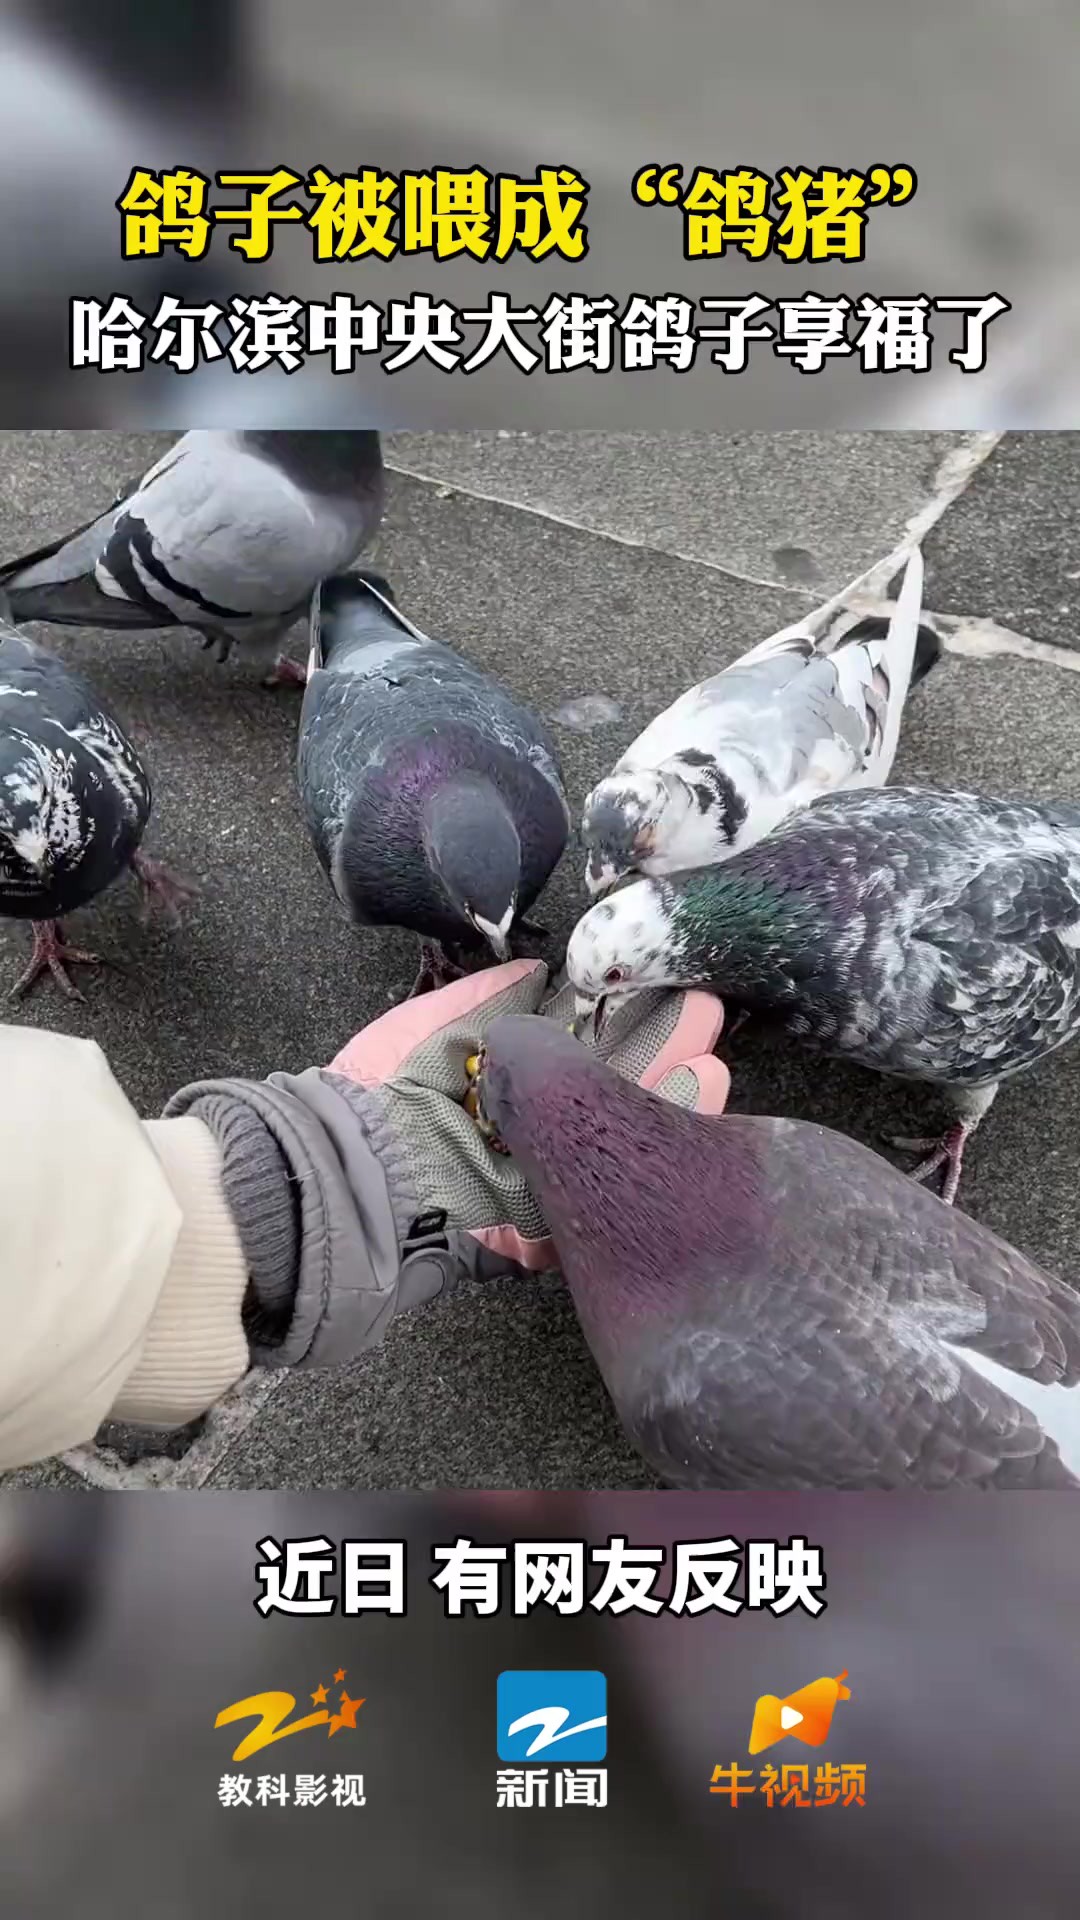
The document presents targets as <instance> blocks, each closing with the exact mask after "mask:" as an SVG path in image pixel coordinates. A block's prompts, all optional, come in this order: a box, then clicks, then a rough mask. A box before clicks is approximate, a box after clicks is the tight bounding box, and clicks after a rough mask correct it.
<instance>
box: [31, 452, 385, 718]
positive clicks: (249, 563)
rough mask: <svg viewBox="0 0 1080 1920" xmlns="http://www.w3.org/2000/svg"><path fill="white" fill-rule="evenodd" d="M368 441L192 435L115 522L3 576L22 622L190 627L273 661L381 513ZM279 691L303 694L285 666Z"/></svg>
mask: <svg viewBox="0 0 1080 1920" xmlns="http://www.w3.org/2000/svg"><path fill="white" fill-rule="evenodd" d="M382 501H383V466H382V453H381V448H380V441H379V435H378V434H377V433H373V432H367V431H364V432H361V431H357V432H349V433H335V432H309V433H302V432H291V431H284V432H254V431H252V432H248V431H229V432H226V431H223V430H222V431H219V430H217V429H193V430H192V431H191V432H190V433H185V434H183V435H182V436H181V438H180V439H179V440H177V441H176V442H175V444H174V445H173V446H172V447H170V449H169V451H168V452H167V453H166V454H165V455H164V456H163V458H162V459H160V460H159V461H158V462H157V463H156V465H155V466H153V467H151V468H150V470H149V472H148V473H146V474H145V475H144V476H143V478H142V480H141V481H139V482H138V483H137V484H136V485H134V486H133V487H130V488H126V489H125V490H124V491H123V493H122V494H121V495H120V497H119V498H118V499H117V500H115V501H114V502H113V504H112V506H111V507H110V508H109V509H108V511H107V512H105V513H103V514H101V515H99V516H98V517H96V518H95V519H94V520H92V521H90V522H89V523H88V524H87V525H86V526H84V527H80V528H78V529H77V530H76V531H75V532H74V533H70V534H66V535H65V536H64V537H63V538H61V539H59V540H56V541H53V542H51V543H50V544H49V545H47V546H44V547H40V548H39V549H38V550H37V551H36V552H35V553H30V554H26V555H24V556H23V558H22V559H20V560H14V561H11V562H9V563H8V564H7V565H6V566H4V567H2V568H0V587H3V588H4V590H5V591H6V593H7V596H8V600H9V602H10V606H11V612H12V616H13V618H14V619H15V620H16V621H23V620H43V621H51V622H54V623H56V624H58V625H61V626H95V627H129V628H130V627H137V628H147V627H170V626H181V627H191V628H194V629H195V630H196V631H198V632H200V633H202V634H204V635H205V636H206V638H205V644H206V646H208V647H209V646H214V645H215V644H216V646H217V649H218V655H219V658H221V659H223V660H224V659H225V658H226V657H227V656H228V653H229V651H230V649H231V648H232V646H233V645H234V644H235V643H236V642H237V641H239V642H241V643H243V644H245V645H247V646H250V647H252V648H261V647H267V646H270V647H274V646H276V645H278V644H279V643H280V641H281V639H282V636H283V635H284V634H285V633H286V632H287V631H288V629H289V628H290V627H291V626H292V625H293V623H294V621H296V620H297V619H298V618H300V616H301V615H304V614H306V612H307V609H308V607H309V605H310V601H311V595H312V592H313V590H314V588H315V586H316V585H317V584H318V582H319V581H320V580H321V579H322V578H323V577H324V575H326V574H330V573H334V572H337V571H338V570H339V569H340V568H342V567H346V566H348V565H350V563H351V562H352V561H353V560H355V558H356V557H357V555H358V554H359V552H360V551H361V549H362V548H363V547H364V546H365V545H366V544H367V542H368V541H369V540H370V539H371V537H372V535H373V534H374V532H375V530H376V528H377V526H378V524H379V519H380V516H381V513H382ZM271 679H272V682H273V683H275V684H280V683H283V682H288V681H299V682H300V683H301V684H302V683H303V679H304V673H303V669H302V668H301V667H299V666H297V665H296V663H295V662H291V661H287V660H285V659H283V658H279V660H278V663H277V667H276V670H275V674H274V675H272V676H271Z"/></svg>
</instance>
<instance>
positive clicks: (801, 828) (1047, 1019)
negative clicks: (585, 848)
mask: <svg viewBox="0 0 1080 1920" xmlns="http://www.w3.org/2000/svg"><path fill="white" fill-rule="evenodd" d="M567 970H568V973H569V975H570V978H571V980H572V982H573V984H574V986H575V988H576V989H577V992H578V995H579V1000H578V1015H579V1019H583V1018H586V1017H587V1016H588V1014H589V1012H590V1010H591V1011H592V1012H593V1013H594V1016H595V1014H596V1013H599V1014H600V1015H601V1016H602V1008H603V1000H604V998H605V997H607V996H610V995H615V996H624V995H626V994H628V993H633V992H636V991H638V990H639V989H640V988H642V987H656V986H661V985H667V986H692V985H693V986H709V987H712V988H713V989H714V990H715V991H716V992H717V993H720V994H722V995H723V996H724V998H725V1000H727V999H729V998H730V1000H731V1002H732V1003H733V1004H734V1005H735V1006H737V1007H739V1008H741V1009H743V1010H745V1011H747V1012H748V1013H749V1014H750V1015H751V1016H755V1017H756V1016H763V1017H764V1018H765V1019H766V1020H767V1021H769V1022H770V1023H773V1024H775V1025H776V1026H778V1027H779V1029H780V1030H781V1031H782V1032H784V1033H787V1034H790V1035H792V1036H793V1037H794V1038H795V1039H798V1040H802V1041H805V1042H806V1043H807V1044H808V1045H810V1046H812V1047H815V1048H817V1049H818V1050H819V1051H821V1052H823V1053H826V1054H829V1055H831V1056H832V1057H834V1058H838V1059H844V1060H853V1061H856V1062H858V1063H860V1064H861V1065H863V1066H867V1067H872V1068H874V1069H876V1070H877V1071H878V1072H879V1073H886V1074H893V1075H896V1076H897V1077H898V1078H900V1079H908V1080H915V1081H926V1082H929V1083H930V1084H931V1085H935V1086H938V1087H940V1088H942V1089H943V1091H944V1093H945V1095H946V1097H947V1099H948V1101H949V1102H950V1104H951V1106H952V1109H953V1111H954V1113H955V1115H956V1118H955V1121H954V1123H953V1124H952V1125H950V1127H949V1128H948V1129H947V1131H946V1132H945V1134H944V1136H943V1137H942V1138H941V1139H939V1140H934V1141H904V1142H902V1141H895V1142H894V1143H893V1144H894V1145H896V1146H905V1147H909V1148H911V1149H912V1150H914V1151H917V1152H925V1153H926V1155H927V1157H926V1158H925V1159H924V1160H923V1161H922V1162H921V1163H920V1164H919V1165H918V1166H917V1167H915V1168H914V1170H913V1171H914V1175H915V1177H916V1178H918V1179H926V1178H928V1177H929V1176H930V1175H931V1174H932V1173H934V1172H936V1171H937V1170H938V1169H941V1170H942V1171H943V1187H942V1195H943V1197H944V1198H946V1199H948V1200H952V1199H953V1198H954V1197H955V1194H956V1190H957V1186H958V1184H959V1180H960V1170H961V1165H962V1162H963V1155H964V1147H965V1144H966V1142H967V1140H968V1139H969V1138H970V1136H971V1134H972V1133H973V1132H974V1130H975V1128H976V1126H977V1125H978V1124H979V1121H980V1120H981V1119H982V1117H983V1116H984V1115H985V1113H986V1112H987V1110H988V1108H989V1106H990V1104H991V1102H992V1100H993V1098H994V1095H995V1093H996V1091H997V1087H998V1084H999V1082H1000V1081H1002V1080H1006V1079H1010V1078H1011V1077H1012V1076H1013V1075H1014V1074H1016V1073H1020V1072H1022V1071H1023V1069H1024V1068H1025V1067H1030V1066H1033V1065H1034V1064H1035V1062H1036V1061H1038V1060H1041V1059H1042V1058H1043V1056H1044V1055H1045V1054H1048V1053H1052V1052H1053V1051H1054V1050H1055V1049H1056V1048H1057V1047H1060V1046H1063V1045H1064V1044H1065V1042H1066V1041H1067V1040H1070V1039H1071V1038H1072V1037H1073V1035H1074V1034H1075V1033H1077V1032H1078V1031H1080V807H1075V806H1069V805H1066V804H1057V803H1055V804H1049V803H1047V804H1043V803H1036V802H1033V801H1014V800H993V799H988V798H986V797H984V796H982V795H979V794H974V793H960V792H952V791H936V790H934V789H930V788H916V787H894V788H884V789H880V790H873V789H871V790H868V791H864V792H856V793H840V794H835V795H833V796H832V797H831V798H829V799H826V800H819V801H818V802H817V804H816V805H815V806H813V807H810V808H809V809H808V810H807V811H806V812H804V813H801V814H797V815H795V816H794V817H793V818H792V819H791V820H789V821H787V822H786V823H785V824H784V825H783V826H782V827H780V828H779V829H778V830H777V831H776V832H775V833H773V834H772V835H770V836H769V838H767V839H765V840H762V841H760V842H759V843H758V844H757V845H756V846H755V847H751V848H750V849H748V850H747V852H745V853H741V854H737V855H735V856H734V858H733V859H731V860H729V861H727V862H726V863H725V864H724V865H723V866H720V867H699V868H695V869H693V870H692V871H690V872H687V873H679V874H675V875H672V876H670V877H669V878H666V879H660V880H637V881H634V882H632V883H631V884H630V885H628V886H626V887H625V888H623V889H622V890H621V891H619V892H617V893H615V894H613V895H612V896H611V897H610V898H609V899H607V900H602V901H599V902H598V903H597V904H596V905H595V906H593V907H591V908H590V909H589V911H588V912H587V913H586V914H585V915H584V917H583V918H582V919H581V920H580V921H579V922H578V925H577V926H576V928H575V929H574V932H573V934H572V935H571V939H570V946H569V950H568V953H567Z"/></svg>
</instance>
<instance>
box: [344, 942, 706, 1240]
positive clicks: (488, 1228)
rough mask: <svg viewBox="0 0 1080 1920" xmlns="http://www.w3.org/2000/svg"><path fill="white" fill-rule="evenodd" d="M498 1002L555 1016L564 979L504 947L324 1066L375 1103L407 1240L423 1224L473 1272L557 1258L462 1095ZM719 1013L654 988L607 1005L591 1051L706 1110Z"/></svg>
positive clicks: (517, 1178) (565, 1018) (695, 995)
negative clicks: (402, 1196) (406, 1211)
mask: <svg viewBox="0 0 1080 1920" xmlns="http://www.w3.org/2000/svg"><path fill="white" fill-rule="evenodd" d="M503 1013H536V1014H538V1015H540V1016H541V1017H543V1018H546V1019H552V1020H558V1021H561V1022H562V1024H563V1025H564V1026H569V1025H570V1023H571V1021H572V1019H573V1014H574V992H573V988H572V987H571V986H570V985H569V984H566V985H563V986H561V987H556V988H553V989H551V988H549V979H548V971H547V968H546V967H545V966H544V964H543V962H542V961H540V960H514V961H510V962H508V963H507V964H506V965H505V966H501V967H492V968H489V969H488V970H487V971H486V972H484V973H480V974H472V975H470V976H468V977H467V978H465V979H464V980H458V981H454V982H453V984H452V985H450V986H448V987H444V988H443V989H442V990H441V991H440V992H438V993H432V994H425V995H424V996H423V997H422V998H420V999H416V1000H407V1001H405V1002H404V1003H403V1004H402V1005H400V1006H397V1007H394V1008H392V1010H391V1011H390V1012H389V1013H386V1014H383V1016H382V1017H381V1019H378V1020H375V1021H373V1022H372V1024H371V1025H370V1026H368V1027H365V1028H364V1030H363V1032H362V1033H359V1034H357V1035H356V1037H355V1038H354V1039H353V1040H350V1041H349V1043H348V1045H347V1046H346V1047H344V1048H343V1049H342V1051H341V1052H340V1053H339V1054H338V1055H337V1058H336V1059H335V1060H333V1061H332V1062H331V1064H330V1068H329V1071H330V1072H331V1073H335V1074H341V1075H344V1076H345V1077H346V1078H347V1079H349V1080H350V1081H351V1082H352V1083H353V1084H354V1085H355V1086H358V1087H362V1088H363V1089H364V1090H365V1092H366V1093H367V1094H368V1095H369V1097H370V1100H371V1103H372V1113H373V1114H374V1113H375V1112H377V1113H378V1124H379V1134H378V1136H376V1135H375V1134H373V1135H372V1137H373V1139H375V1140H376V1146H377V1150H378V1151H379V1154H380V1158H381V1159H382V1161H383V1164H384V1166H398V1167H402V1168H404V1169H405V1170H406V1173H407V1177H408V1180H409V1182H410V1186H411V1190H412V1191H413V1192H414V1193H415V1194H416V1195H417V1197H418V1200H419V1205H420V1213H419V1216H418V1217H417V1219H416V1220H415V1221H414V1222H413V1223H412V1227H411V1231H410V1233H409V1235H408V1236H407V1247H408V1248H412V1247H416V1246H418V1245H419V1244H420V1242H421V1240H422V1239H423V1238H424V1237H425V1236H426V1237H427V1238H428V1241H429V1244H430V1243H431V1242H435V1243H436V1244H437V1245H438V1246H439V1247H440V1248H445V1249H446V1250H447V1251H448V1252H450V1253H451V1257H452V1258H453V1260H454V1261H455V1262H456V1263H457V1266H458V1268H459V1269H460V1270H463V1271H464V1272H466V1273H468V1274H469V1275H471V1276H472V1277H476V1278H491V1277H493V1276H494V1275H496V1274H498V1273H503V1272H505V1271H506V1270H507V1269H508V1268H509V1267H511V1266H513V1265H517V1266H521V1267H526V1268H528V1269H530V1270H531V1271H534V1272H535V1271H538V1270H542V1269H543V1268H546V1267H554V1266H556V1265H557V1264H558V1262H557V1257H556V1253H555V1247H554V1243H553V1242H552V1241H551V1239H550V1238H549V1236H548V1231H547V1227H546V1225H545V1222H544V1219H543V1216H542V1214H541V1212H540V1209H539V1207H538V1206H537V1204H536V1202H535V1200H534V1199H533V1197H532V1194H531V1193H530V1192H529V1189H528V1187H527V1186H526V1184H525V1181H524V1179H523V1177H522V1175H521V1174H520V1173H519V1172H518V1169H517V1167H516V1166H515V1165H514V1162H513V1161H512V1160H511V1159H509V1158H508V1157H507V1156H505V1155H501V1154H498V1153H495V1152H493V1151H492V1149H491V1148H490V1147H489V1146H488V1144H487V1142H486V1141H485V1140H484V1138H483V1136H482V1134H481V1133H480V1131H479V1129H478V1128H477V1126H476V1124H475V1121H474V1120H473V1119H472V1118H471V1117H470V1115H469V1114H468V1113H467V1112H466V1110H465V1107H464V1105H463V1101H464V1099H465V1095H466V1093H467V1092H468V1090H469V1078H468V1075H467V1072H466V1061H467V1060H468V1059H469V1058H470V1056H471V1055H474V1054H476V1053H477V1051H478V1050H479V1049H480V1047H482V1045H483V1042H484V1036H485V1034H486V1032H487V1029H488V1027H489V1026H490V1024H491V1022H492V1021H493V1020H496V1019H497V1018H498V1017H499V1015H500V1014H503ZM723 1017H724V1016H723V1008H722V1006H721V1003H720V1001H719V1000H718V999H716V998H715V997H714V996H713V995H712V994H707V993H699V992H690V993H671V992H668V991H667V990H666V989H660V990H659V991H657V992H654V993H648V994H642V995H639V996H637V997H635V998H634V999H632V1000H630V1001H628V1002H626V1003H625V1004H623V1005H622V1006H620V1007H619V1008H618V1009H617V1010H616V1011H615V1013H614V1014H613V1015H612V1017H611V1019H610V1020H609V1021H608V1022H607V1023H606V1024H605V1026H604V1028H603V1030H602V1035H601V1040H600V1042H599V1045H598V1047H597V1051H598V1052H599V1053H600V1054H601V1055H602V1056H603V1058H604V1059H606V1060H608V1061H609V1062H610V1064H611V1065H612V1066H613V1067H614V1068H615V1069H616V1071H617V1072H619V1073H622V1074H624V1075H625V1076H626V1077H627V1079H632V1080H636V1081H637V1082H638V1083H639V1085H641V1086H643V1087H645V1088H647V1089H649V1090H651V1091H655V1092H657V1093H659V1094H661V1095H663V1096H664V1097H665V1098H667V1099H670V1100H673V1101H675V1102H676V1103H677V1104H678V1105H680V1106H685V1107H697V1108H699V1109H700V1110H701V1111H703V1112H706V1113H719V1112H722V1110H723V1107H724V1104H725V1102H726V1100H727V1095H728V1090H729V1088H730V1084H731V1079H730V1075H729V1073H728V1070H727V1068H726V1067H725V1066H724V1065H723V1063H722V1062H721V1061H719V1060H717V1059H715V1058H714V1057H713V1054H712V1049H713V1047H714V1046H715V1044H716V1041H717V1039H718V1037H719V1034H720V1031H721V1027H722V1025H723ZM370 1124H371V1123H370V1121H369V1125H370ZM485 1256H486V1257H485ZM406 1257H408V1254H407V1253H406Z"/></svg>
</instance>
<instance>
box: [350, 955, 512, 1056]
mask: <svg viewBox="0 0 1080 1920" xmlns="http://www.w3.org/2000/svg"><path fill="white" fill-rule="evenodd" d="M543 964H544V963H543V961H542V960H508V961H507V962H506V964H505V965H504V966H501V967H487V968H485V970H484V972H483V973H469V974H466V976H465V978H464V979H463V980H453V981H451V983H450V985H449V986H448V987H440V989H439V991H438V992H437V993H425V994H421V996H420V998H419V999H417V1000H403V1001H402V1003H401V1005H400V1006H397V1007H391V1008H390V1011H389V1013H384V1014H383V1015H382V1016H381V1018H380V1019H378V1020H373V1021H372V1023H371V1025H370V1026H369V1027H365V1028H364V1029H363V1031H362V1032H361V1033H357V1034H354V1036H353V1038H352V1039H351V1040H350V1041H348V1042H347V1043H346V1045H345V1046H344V1047H342V1049H341V1052H340V1053H339V1054H337V1056H336V1057H335V1058H334V1059H333V1060H331V1062H330V1072H331V1073H345V1074H348V1076H349V1079H350V1080H355V1081H356V1082H357V1084H358V1085H360V1086H362V1087H377V1086H381V1084H382V1082H383V1081H384V1080H389V1079H391V1078H392V1076H393V1075H394V1074H395V1073H396V1072H397V1070H398V1068H399V1067H400V1065H401V1063H402V1061H403V1060H406V1059H408V1056H409V1055H410V1054H411V1053H412V1052H413V1051H414V1050H415V1049H416V1048H417V1047H419V1046H422V1045H423V1043H424V1041H425V1040H430V1038H431V1036H432V1034H433V1033H438V1032H440V1031H441V1029H442V1028H443V1027H448V1026H450V1024H451V1023H452V1022H453V1021H455V1020H462V1019H465V1018H466V1017H467V1016H468V1015H469V1014H471V1013H475V1011H476V1009H477V1008H478V1007H483V1006H486V1005H487V1003H488V1001H489V1000H494V998H495V996H496V994H499V993H504V992H505V990H506V988H507V987H516V986H517V984H518V981H519V980H526V979H528V977H529V975H530V974H531V973H535V971H536V969H537V967H542V966H543Z"/></svg>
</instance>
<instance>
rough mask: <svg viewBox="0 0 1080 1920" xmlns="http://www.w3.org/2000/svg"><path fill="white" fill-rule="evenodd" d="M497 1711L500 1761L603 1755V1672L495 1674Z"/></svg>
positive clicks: (605, 1720)
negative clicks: (497, 1691)
mask: <svg viewBox="0 0 1080 1920" xmlns="http://www.w3.org/2000/svg"><path fill="white" fill-rule="evenodd" d="M498 1712H499V1759H500V1760H510V1761H517V1762H518V1763H520V1762H521V1761H523V1760H531V1761H533V1762H535V1763H536V1764H537V1765H541V1764H542V1763H543V1762H544V1761H547V1760H557V1761H559V1762H562V1761H566V1762H567V1764H569V1763H570V1762H571V1761H578V1760H603V1759H605V1758H606V1756H607V1681H606V1679H605V1677H604V1675H603V1674H602V1673H595V1672H591V1671H588V1670H582V1669H579V1670H578V1671H577V1672H572V1673H549V1672H543V1673H527V1672H524V1671H518V1670H512V1671H510V1672H508V1673H500V1675H499V1693H498Z"/></svg>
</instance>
